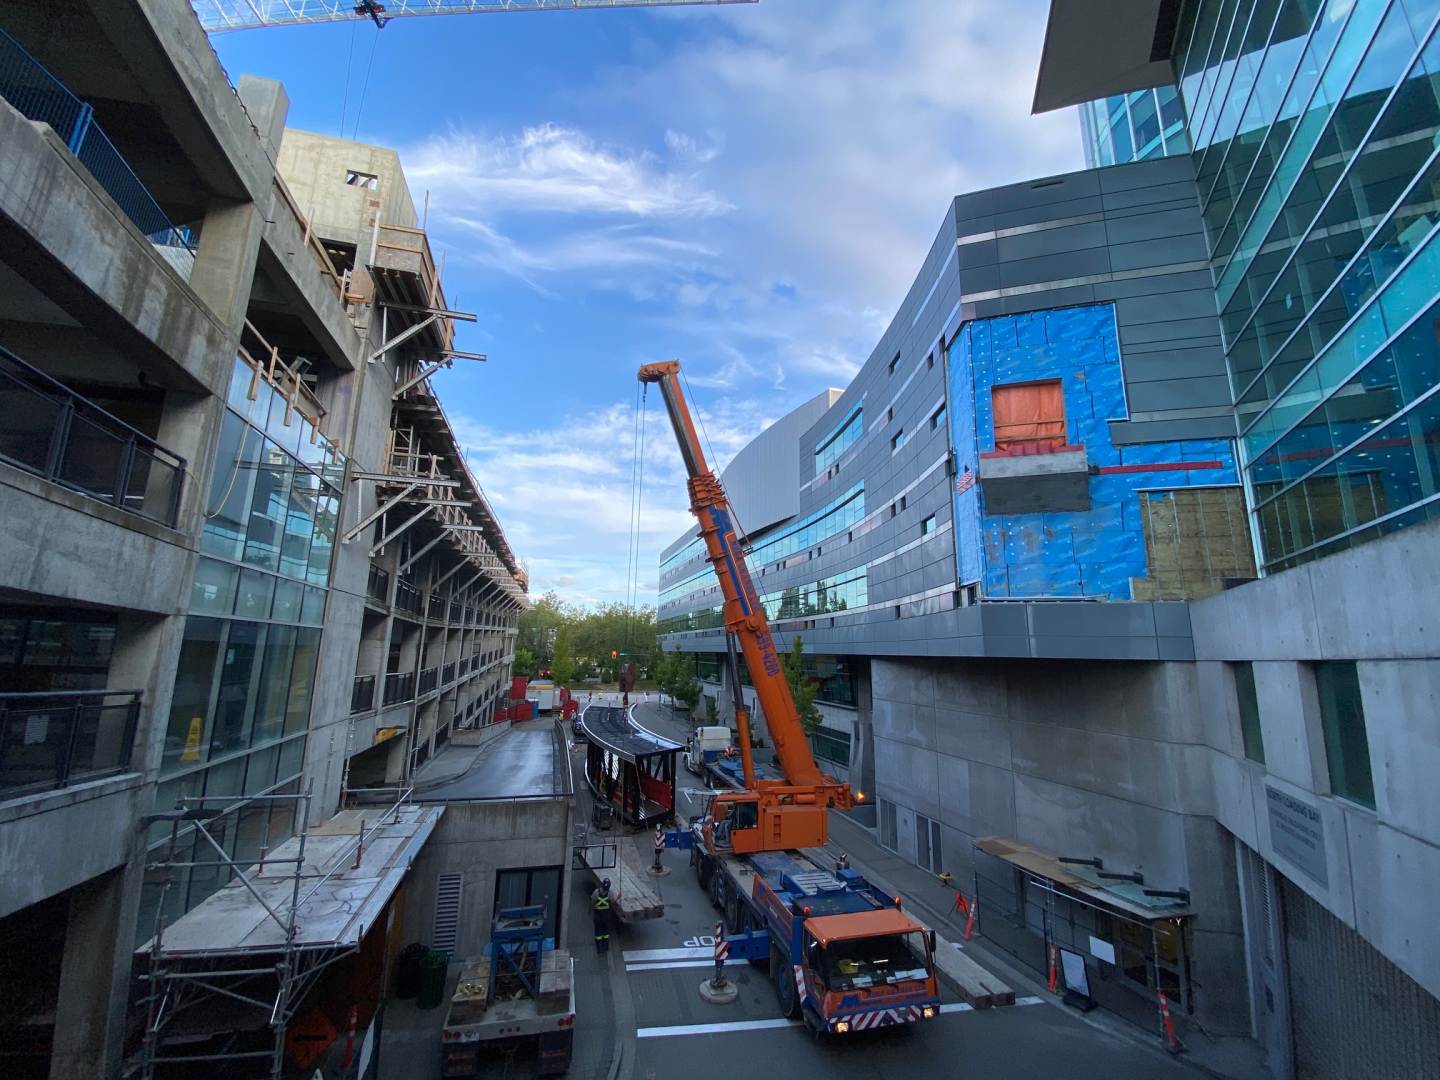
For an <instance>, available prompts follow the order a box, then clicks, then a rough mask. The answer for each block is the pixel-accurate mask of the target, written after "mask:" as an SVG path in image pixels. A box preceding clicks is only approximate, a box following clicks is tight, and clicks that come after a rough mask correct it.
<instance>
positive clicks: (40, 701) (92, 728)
mask: <svg viewBox="0 0 1440 1080" xmlns="http://www.w3.org/2000/svg"><path fill="white" fill-rule="evenodd" d="M140 699H141V691H139V690H79V691H67V692H60V693H48V692H47V693H34V694H0V797H4V798H10V797H13V796H15V795H18V794H22V793H24V792H38V791H53V790H55V789H56V788H63V787H69V786H70V785H71V784H79V783H83V782H85V781H87V780H97V779H100V778H101V777H105V776H113V775H116V774H118V773H123V772H128V771H129V769H130V753H131V750H132V749H133V747H134V745H135V732H136V729H137V727H138V725H139V721H140Z"/></svg>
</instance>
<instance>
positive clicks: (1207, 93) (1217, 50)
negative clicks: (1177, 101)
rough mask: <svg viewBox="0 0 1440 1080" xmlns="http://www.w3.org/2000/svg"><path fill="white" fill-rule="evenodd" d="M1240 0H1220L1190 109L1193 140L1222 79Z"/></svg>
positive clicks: (1191, 136)
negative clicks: (1221, 74) (1231, 31)
mask: <svg viewBox="0 0 1440 1080" xmlns="http://www.w3.org/2000/svg"><path fill="white" fill-rule="evenodd" d="M1238 10H1239V3H1238V0H1220V9H1219V11H1218V12H1216V18H1215V32H1214V33H1213V34H1212V35H1211V37H1210V45H1209V47H1208V48H1207V49H1206V50H1205V70H1204V72H1203V73H1202V74H1201V76H1200V86H1199V88H1198V89H1197V90H1196V92H1195V104H1194V108H1192V109H1191V110H1190V113H1189V115H1190V119H1191V124H1190V138H1191V140H1192V141H1193V140H1194V139H1196V138H1197V137H1198V136H1199V134H1200V129H1201V127H1202V126H1203V125H1204V122H1205V117H1206V116H1207V115H1208V114H1209V111H1210V101H1211V99H1212V98H1213V97H1214V96H1215V85H1216V84H1217V83H1218V82H1219V81H1220V65H1221V60H1222V59H1223V58H1224V56H1225V43H1226V42H1227V41H1228V40H1229V39H1230V28H1231V26H1233V25H1234V22H1235V15H1236V12H1237V11H1238Z"/></svg>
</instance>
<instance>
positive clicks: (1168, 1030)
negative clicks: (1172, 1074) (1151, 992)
mask: <svg viewBox="0 0 1440 1080" xmlns="http://www.w3.org/2000/svg"><path fill="white" fill-rule="evenodd" d="M1155 992H1156V993H1157V994H1159V995H1160V1028H1161V1030H1162V1031H1163V1032H1164V1033H1165V1049H1167V1050H1169V1051H1170V1052H1171V1053H1172V1054H1178V1053H1179V1052H1180V1051H1181V1050H1183V1049H1185V1047H1184V1046H1183V1045H1182V1044H1181V1042H1180V1040H1179V1039H1178V1038H1176V1037H1175V1023H1174V1021H1172V1020H1171V1019H1170V1003H1169V1002H1168V1001H1166V1000H1165V991H1164V990H1157V991H1155Z"/></svg>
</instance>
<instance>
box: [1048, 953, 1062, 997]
mask: <svg viewBox="0 0 1440 1080" xmlns="http://www.w3.org/2000/svg"><path fill="white" fill-rule="evenodd" d="M1059 962H1060V949H1059V946H1056V945H1051V946H1050V977H1049V978H1048V979H1047V980H1046V988H1047V989H1048V990H1049V991H1050V993H1052V994H1053V993H1055V986H1056V984H1057V982H1058V981H1059V972H1058V968H1059Z"/></svg>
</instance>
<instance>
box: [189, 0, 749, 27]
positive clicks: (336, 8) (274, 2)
mask: <svg viewBox="0 0 1440 1080" xmlns="http://www.w3.org/2000/svg"><path fill="white" fill-rule="evenodd" d="M755 3H759V0H191V4H192V6H193V7H194V8H195V14H196V15H197V16H199V18H200V25H201V26H202V27H203V28H204V29H205V30H206V31H207V32H208V33H211V34H218V33H222V32H224V31H227V30H250V29H253V28H255V27H258V26H293V25H296V24H299V23H323V22H348V21H350V20H352V19H369V20H371V21H372V22H374V23H375V25H376V26H378V27H382V28H383V27H384V26H385V24H386V23H388V22H389V21H390V20H391V19H398V18H405V17H408V16H412V15H481V14H487V13H492V12H503V11H577V10H587V9H595V10H601V9H606V8H659V7H698V6H700V5H702V4H705V5H719V4H755Z"/></svg>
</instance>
